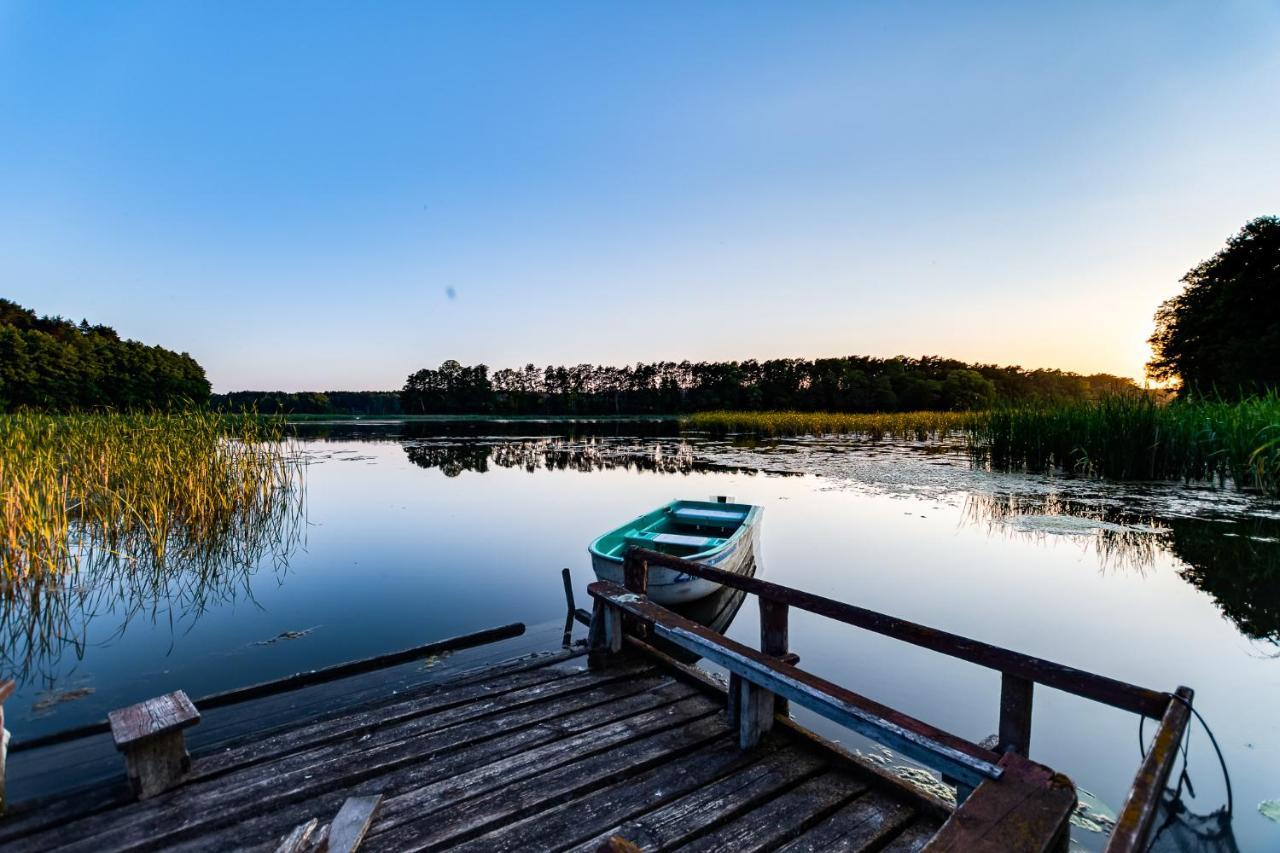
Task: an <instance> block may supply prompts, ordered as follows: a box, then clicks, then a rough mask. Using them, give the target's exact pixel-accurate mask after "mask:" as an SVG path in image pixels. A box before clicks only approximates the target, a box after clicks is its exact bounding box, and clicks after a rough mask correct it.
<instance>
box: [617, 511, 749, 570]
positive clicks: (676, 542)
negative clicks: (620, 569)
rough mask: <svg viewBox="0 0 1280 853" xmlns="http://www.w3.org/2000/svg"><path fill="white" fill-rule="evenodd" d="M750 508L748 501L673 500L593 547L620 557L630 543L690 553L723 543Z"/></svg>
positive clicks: (740, 523) (708, 549)
mask: <svg viewBox="0 0 1280 853" xmlns="http://www.w3.org/2000/svg"><path fill="white" fill-rule="evenodd" d="M750 512H751V505H750V504H735V503H718V502H715V501H672V502H671V503H669V504H667V505H666V506H663V507H659V508H658V509H656V510H654V511H653V512H651V513H648V514H647V515H642V516H640V517H639V518H637V519H635V520H633V521H629V522H627V523H626V524H624V525H623V526H622V527H619V528H618V529H617V530H614V531H612V532H610V533H607V534H605V535H604V536H602V537H600V538H599V539H598V540H596V542H595V545H594V547H595V550H596V551H597V552H598V553H600V554H602V555H604V556H606V557H616V558H619V559H621V557H622V556H623V554H624V553H625V552H626V550H627V548H629V547H630V546H632V545H638V546H640V547H641V548H648V549H650V550H653V551H660V552H662V553H664V554H671V555H672V556H675V557H692V556H694V555H697V554H703V553H706V552H709V551H715V550H717V549H718V548H721V547H723V546H724V544H725V543H726V542H728V541H729V540H730V539H731V538H733V535H734V534H735V533H736V532H737V531H738V529H739V528H740V527H742V525H743V523H744V522H745V521H746V520H747V515H748V514H749V513H750Z"/></svg>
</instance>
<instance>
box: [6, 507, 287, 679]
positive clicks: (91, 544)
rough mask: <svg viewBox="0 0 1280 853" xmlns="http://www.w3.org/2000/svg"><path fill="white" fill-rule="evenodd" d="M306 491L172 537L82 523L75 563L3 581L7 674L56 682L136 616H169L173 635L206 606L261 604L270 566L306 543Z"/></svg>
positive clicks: (160, 619)
mask: <svg viewBox="0 0 1280 853" xmlns="http://www.w3.org/2000/svg"><path fill="white" fill-rule="evenodd" d="M303 496H304V490H303V487H302V485H301V483H300V482H298V481H291V482H290V483H289V484H288V485H287V486H286V487H284V490H283V491H282V492H281V493H280V494H278V495H277V497H278V500H274V501H272V502H270V503H269V504H266V505H265V506H266V507H267V508H266V509H265V510H262V508H261V507H259V508H258V509H259V510H260V511H255V512H253V513H247V514H237V515H235V516H234V517H232V518H231V519H230V520H229V521H228V523H227V524H226V525H224V526H222V527H220V528H202V529H201V530H200V531H199V535H196V532H195V531H193V530H191V529H179V528H177V527H175V528H173V529H171V530H170V532H169V535H168V536H167V537H166V539H165V541H163V542H156V541H153V539H152V538H150V537H148V536H146V535H135V536H130V537H127V538H124V539H120V538H113V539H112V540H110V541H107V540H105V539H103V538H102V537H100V536H97V535H94V534H91V533H89V532H87V531H84V530H79V531H76V530H73V534H72V537H71V539H72V541H73V543H74V544H73V549H72V553H73V554H74V555H75V557H76V559H75V560H74V562H73V563H72V564H71V565H70V566H69V567H68V569H67V571H65V572H63V573H60V574H47V575H42V576H39V577H33V578H27V579H22V580H18V581H11V582H7V583H3V584H0V678H13V679H15V680H16V681H17V682H18V683H19V685H23V684H28V683H36V684H43V685H45V686H46V687H48V688H50V689H52V688H53V687H54V685H56V684H58V683H60V682H65V681H66V680H67V679H68V678H69V677H70V676H71V675H72V672H73V670H74V663H78V662H80V661H82V660H83V659H84V658H85V655H86V652H87V650H88V648H89V647H90V646H91V645H99V646H102V645H107V644H109V643H110V642H111V641H113V640H115V639H118V638H119V637H121V636H122V635H123V634H124V632H125V630H126V629H127V628H128V627H129V625H130V624H131V623H133V622H134V621H135V620H139V619H141V620H146V621H149V622H151V623H152V624H163V623H166V622H167V624H168V627H169V631H170V642H171V643H172V642H173V641H174V640H175V639H176V637H177V636H178V635H180V634H183V633H185V632H187V631H189V630H191V628H192V626H194V624H195V623H196V621H197V620H198V619H199V618H200V617H201V615H203V614H204V613H206V612H208V611H211V610H216V609H218V608H222V607H226V606H229V605H233V604H236V603H238V602H246V601H247V602H252V601H253V592H252V588H251V585H250V582H251V579H252V578H253V577H254V576H255V575H256V574H258V573H259V572H261V571H262V570H263V569H264V568H265V569H267V570H268V571H272V572H273V573H274V574H275V576H276V579H277V581H278V580H279V579H280V578H281V577H282V576H283V573H284V571H285V570H286V568H287V566H288V560H289V557H290V555H291V554H292V553H293V552H294V551H295V550H296V549H297V548H298V546H299V545H300V544H301V542H302V539H303V535H304V530H305V509H304V501H303ZM104 621H106V622H108V625H107V626H106V627H105V628H104V627H103V625H102V624H101V623H102V622H104ZM95 623H97V624H95ZM91 628H92V629H93V630H92V637H93V639H92V641H91V640H90V637H91ZM68 655H70V656H71V660H69V659H68V657H67V656H68ZM53 695H54V697H55V701H56V697H57V696H58V695H59V694H53Z"/></svg>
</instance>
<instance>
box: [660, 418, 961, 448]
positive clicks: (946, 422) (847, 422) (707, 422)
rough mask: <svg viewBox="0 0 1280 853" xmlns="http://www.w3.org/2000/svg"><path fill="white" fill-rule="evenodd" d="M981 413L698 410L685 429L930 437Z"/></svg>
mask: <svg viewBox="0 0 1280 853" xmlns="http://www.w3.org/2000/svg"><path fill="white" fill-rule="evenodd" d="M979 417H980V414H978V413H974V412H877V413H873V414H843V413H839V412H783V411H777V412H725V411H717V412H698V413H697V414H693V415H689V416H688V417H686V418H684V419H683V421H682V425H683V426H684V428H685V429H691V430H701V431H705V432H710V433H716V434H725V433H735V432H736V433H752V434H755V435H768V436H794V435H862V436H866V437H868V438H870V439H872V440H873V441H879V440H881V439H884V438H897V439H903V440H906V441H913V440H914V441H928V440H929V439H937V438H941V437H943V436H945V435H946V434H948V433H951V432H955V431H957V430H967V429H969V428H970V426H971V425H972V424H973V422H974V421H975V419H977V418H979Z"/></svg>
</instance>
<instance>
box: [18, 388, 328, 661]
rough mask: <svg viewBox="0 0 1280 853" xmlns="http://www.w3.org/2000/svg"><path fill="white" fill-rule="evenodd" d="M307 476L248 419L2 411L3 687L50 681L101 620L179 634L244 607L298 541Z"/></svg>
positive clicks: (275, 436) (281, 443)
mask: <svg viewBox="0 0 1280 853" xmlns="http://www.w3.org/2000/svg"><path fill="white" fill-rule="evenodd" d="M302 472H303V469H302V462H301V457H300V456H299V455H298V454H297V453H296V452H295V450H294V448H293V446H292V443H291V442H290V441H289V440H287V439H286V438H285V435H284V432H283V426H282V424H281V423H280V422H278V421H273V420H265V419H260V418H257V417H253V416H246V417H242V416H235V417H224V416H221V415H217V414H213V413H208V412H186V413H174V414H161V413H156V414H130V415H67V416H49V415H38V414H14V415H0V487H2V491H0V670H3V672H0V677H17V678H19V679H22V680H26V679H27V678H28V677H29V676H31V675H32V674H38V675H42V676H44V677H46V678H50V677H52V676H51V673H53V672H56V671H57V661H58V660H59V659H60V658H61V656H62V654H63V652H64V651H66V650H67V649H71V650H72V651H74V653H75V654H76V655H77V656H80V655H82V654H83V653H84V645H85V642H86V637H87V626H88V623H89V621H90V620H91V619H92V618H93V617H94V616H96V615H98V614H102V613H110V614H111V615H112V618H113V619H114V620H116V621H117V623H118V624H117V627H116V631H123V630H124V627H125V626H126V625H127V624H128V623H129V622H130V621H131V620H132V619H133V618H134V617H135V616H138V615H140V614H145V615H149V616H151V618H152V619H167V620H168V621H169V622H170V623H171V624H173V625H174V626H175V628H176V625H177V624H178V623H179V622H181V621H183V620H191V619H194V618H196V617H198V615H199V614H200V613H201V612H203V611H204V610H205V609H206V608H208V607H210V606H212V605H214V604H217V603H222V602H226V601H229V600H233V599H236V598H241V597H250V598H251V597H252V593H251V590H250V587H249V577H250V576H251V575H252V573H253V572H254V571H256V570H257V568H258V564H259V562H260V561H261V560H262V559H263V558H264V557H267V556H273V557H275V558H276V567H277V568H279V567H280V566H281V565H283V564H287V557H288V554H289V553H290V552H291V551H292V549H293V548H294V547H295V546H296V544H297V542H298V541H299V540H300V537H301V534H302V530H303V529H304V527H303V525H302V524H301V521H302V520H303V494H304V491H303V488H302V486H303V483H302Z"/></svg>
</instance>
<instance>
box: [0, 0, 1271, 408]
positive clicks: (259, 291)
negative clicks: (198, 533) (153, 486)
mask: <svg viewBox="0 0 1280 853" xmlns="http://www.w3.org/2000/svg"><path fill="white" fill-rule="evenodd" d="M1278 105H1280V2H1275V0H1269V2H1263V0H1252V1H1251V2H1234V1H1233V0H1213V2H1210V0H1204V2H1195V3H1190V2H1152V3H1142V2H1126V3H1114V2H1097V3H1088V2H1071V3H1060V4H1045V3H1022V2H1018V3H968V4H965V3H954V2H945V3H944V2H939V3H918V2H884V3H855V2H840V3H825V2H807V3H803V4H798V3H789V2H776V3H752V2H711V0H706V1H705V2H693V3H690V2H679V3H662V2H647V3H615V2H603V1H602V0H601V2H595V1H594V0H593V2H582V3H567V2H539V3H529V2H512V3H502V2H474V1H473V0H468V2H457V3H444V2H433V3H424V2H412V3H395V2H379V3H326V2H317V0H310V1H309V2H305V3H304V2H298V3H287V2H278V3H260V2H231V0H219V2H206V3H184V2H177V0H166V2H154V3H148V2H136V3H115V2H84V3H48V2H31V3H16V2H10V0H0V296H3V297H6V298H9V299H12V300H14V301H17V302H19V303H21V304H23V305H26V306H28V307H30V308H33V309H35V310H36V311H37V312H39V313H42V314H44V313H48V314H60V315H63V316H67V317H70V318H73V319H76V320H78V319H79V318H81V317H87V318H89V320H90V322H95V323H105V324H108V325H111V326H114V327H115V328H116V329H117V330H119V331H120V332H121V333H122V334H123V335H126V336H128V337H133V338H137V339H139V340H142V341H145V342H147V343H156V344H161V345H163V346H167V347H170V348H172V349H176V350H180V351H186V352H190V353H191V354H192V355H193V356H194V357H195V358H196V359H197V360H198V361H200V363H201V364H202V365H204V367H205V368H206V370H207V372H208V374H209V378H210V380H211V381H212V383H213V385H214V389H215V390H217V391H229V390H241V389H260V390H261V389H280V390H309V389H334V390H336V389H391V388H398V387H399V386H400V385H401V384H403V382H404V379H405V376H406V375H407V374H408V373H410V372H412V371H413V370H416V369H418V368H420V367H424V366H436V365H438V364H439V363H440V362H441V361H443V360H445V359H448V358H456V359H458V360H459V361H462V362H464V363H477V362H483V363H486V364H488V365H490V366H491V367H495V368H497V367H507V366H517V365H522V364H525V363H527V362H533V363H537V364H539V365H542V364H547V363H557V364H558V363H581V362H591V363H604V364H624V363H631V362H635V361H637V360H643V361H651V360H658V359H671V360H681V359H685V358H688V359H691V360H703V359H744V358H770V357H781V356H802V357H816V356H835V355H849V354H860V355H875V356H893V355H898V354H905V355H915V356H918V355H924V354H937V355H944V356H949V357H955V358H960V359H964V360H968V361H977V362H983V363H999V364H1022V365H1024V366H1028V367H1057V368H1062V369H1065V370H1075V371H1081V372H1096V371H1105V372H1110V373H1117V374H1121V375H1127V376H1133V377H1140V376H1141V375H1142V370H1143V364H1144V362H1145V361H1146V359H1147V357H1148V355H1149V350H1148V347H1147V344H1146V338H1147V337H1148V335H1149V334H1150V333H1151V328H1152V315H1153V313H1154V311H1155V309H1156V306H1157V305H1158V304H1159V303H1160V302H1161V301H1162V300H1163V299H1166V298H1167V297H1169V296H1171V295H1173V294H1174V293H1176V292H1177V291H1178V290H1179V288H1180V285H1179V283H1178V279H1179V278H1180V277H1181V276H1182V275H1183V274H1184V273H1185V272H1186V271H1187V270H1188V269H1189V268H1190V267H1192V266H1193V265H1194V264H1196V263H1198V262H1199V261H1201V260H1203V259H1205V258H1207V257H1209V256H1210V255H1212V254H1213V253H1214V252H1215V251H1217V250H1218V249H1219V248H1221V247H1222V245H1223V244H1224V243H1225V241H1226V239H1227V238H1228V237H1229V236H1230V235H1231V234H1232V233H1233V232H1235V231H1236V230H1238V229H1239V228H1240V226H1242V225H1243V224H1244V223H1245V222H1246V221H1247V220H1249V219H1251V218H1253V217H1255V216H1260V215H1265V214H1276V213H1280V106H1278Z"/></svg>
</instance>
